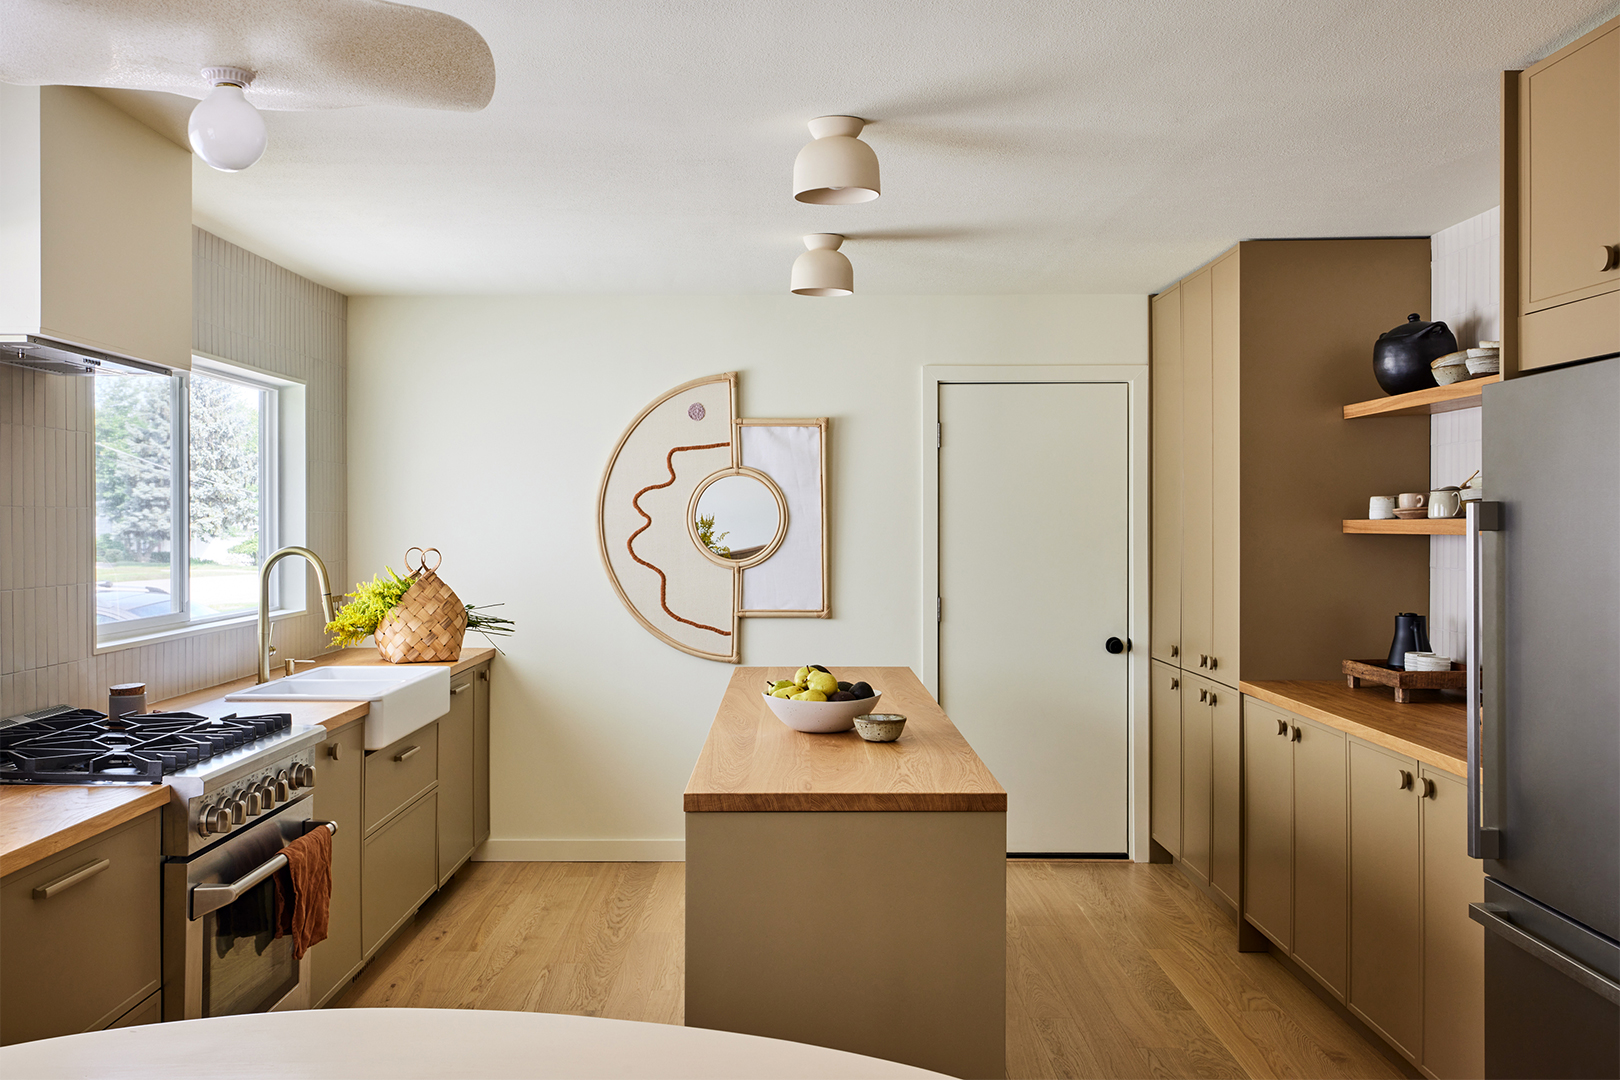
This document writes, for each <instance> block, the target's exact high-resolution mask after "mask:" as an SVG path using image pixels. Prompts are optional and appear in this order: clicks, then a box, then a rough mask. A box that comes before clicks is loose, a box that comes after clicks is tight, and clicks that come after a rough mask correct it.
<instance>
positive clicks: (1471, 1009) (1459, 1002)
mask: <svg viewBox="0 0 1620 1080" xmlns="http://www.w3.org/2000/svg"><path fill="white" fill-rule="evenodd" d="M1421 773H1422V775H1421V776H1420V778H1419V782H1420V784H1421V789H1420V791H1419V794H1420V795H1421V796H1422V798H1421V799H1420V800H1419V801H1420V805H1421V806H1422V813H1423V1067H1424V1068H1425V1069H1426V1070H1428V1072H1429V1073H1430V1074H1431V1075H1433V1076H1437V1077H1444V1078H1448V1080H1449V1078H1452V1077H1478V1076H1484V1075H1485V928H1484V927H1482V926H1480V925H1479V924H1478V923H1476V922H1474V921H1473V920H1472V919H1470V918H1469V917H1468V905H1469V904H1478V903H1483V902H1484V899H1485V871H1484V866H1483V864H1482V863H1480V862H1479V861H1478V860H1475V859H1470V858H1469V857H1468V842H1467V835H1468V833H1467V827H1468V789H1467V787H1466V786H1464V784H1463V782H1462V781H1461V780H1459V779H1458V778H1457V777H1454V776H1452V775H1450V774H1449V773H1444V772H1441V771H1439V770H1438V769H1431V768H1428V767H1427V766H1425V767H1423V769H1422V770H1421Z"/></svg>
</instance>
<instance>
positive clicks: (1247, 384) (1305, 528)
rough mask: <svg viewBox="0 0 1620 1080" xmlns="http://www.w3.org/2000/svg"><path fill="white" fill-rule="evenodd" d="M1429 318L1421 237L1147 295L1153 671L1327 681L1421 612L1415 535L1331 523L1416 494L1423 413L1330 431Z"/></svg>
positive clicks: (1257, 253)
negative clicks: (1395, 495)
mask: <svg viewBox="0 0 1620 1080" xmlns="http://www.w3.org/2000/svg"><path fill="white" fill-rule="evenodd" d="M1428 307H1429V242H1428V240H1426V239H1413V240H1256V241H1245V242H1244V243H1241V244H1239V245H1238V246H1237V247H1235V248H1233V249H1232V250H1230V251H1228V252H1226V253H1225V254H1223V255H1221V256H1220V257H1219V258H1217V259H1216V260H1215V261H1214V262H1212V263H1211V264H1210V265H1209V266H1207V267H1204V268H1202V269H1200V270H1198V271H1196V272H1194V273H1192V274H1190V275H1189V276H1187V277H1186V278H1184V279H1182V280H1181V281H1179V282H1177V283H1176V284H1175V285H1174V286H1172V287H1171V288H1169V289H1166V290H1165V291H1164V292H1163V293H1161V294H1159V295H1158V296H1157V297H1155V298H1154V301H1153V308H1152V319H1153V327H1152V331H1153V394H1154V402H1153V423H1154V431H1153V453H1154V462H1153V484H1154V490H1153V530H1154V535H1153V633H1152V642H1153V650H1152V651H1153V658H1154V659H1156V660H1160V661H1163V662H1164V663H1166V664H1170V665H1174V666H1176V667H1178V668H1180V669H1181V670H1183V671H1185V672H1191V673H1195V674H1197V675H1201V676H1203V677H1205V678H1207V679H1210V680H1213V681H1214V682H1217V683H1220V684H1223V685H1225V686H1227V687H1233V688H1235V687H1236V686H1237V683H1238V679H1239V678H1245V679H1337V678H1340V677H1341V667H1340V665H1341V664H1342V662H1343V660H1344V658H1345V657H1347V656H1350V655H1353V654H1354V652H1355V651H1356V650H1357V649H1367V648H1371V649H1372V650H1373V652H1374V653H1376V652H1377V651H1378V649H1379V648H1380V647H1382V645H1383V643H1384V642H1385V641H1387V640H1388V638H1389V620H1390V617H1391V616H1392V615H1393V614H1394V613H1395V612H1397V611H1412V610H1422V609H1423V608H1424V607H1425V606H1427V604H1428V591H1429V581H1428V565H1429V563H1428V545H1427V543H1426V542H1425V541H1424V540H1423V539H1422V538H1421V537H1413V538H1410V539H1407V540H1398V541H1395V542H1394V543H1393V544H1381V543H1380V542H1379V541H1378V540H1369V539H1368V538H1366V537H1358V536H1345V535H1344V534H1343V533H1342V531H1341V529H1340V525H1339V523H1340V521H1341V520H1343V519H1344V518H1348V517H1364V516H1365V515H1366V512H1367V497H1368V496H1369V495H1378V494H1385V493H1390V492H1400V491H1418V490H1427V488H1428V484H1429V477H1428V463H1429V425H1428V422H1427V418H1426V416H1419V415H1411V416H1406V417H1398V418H1393V419H1379V420H1377V421H1371V422H1368V423H1364V424H1346V423H1343V422H1342V420H1341V417H1342V415H1343V411H1344V402H1346V401H1355V400H1358V399H1359V398H1365V397H1368V396H1370V395H1371V394H1374V393H1376V392H1377V389H1378V387H1377V383H1376V382H1375V381H1374V379H1373V373H1372V347H1373V342H1374V341H1376V340H1377V338H1378V335H1379V334H1380V333H1382V332H1383V331H1385V330H1388V329H1389V328H1390V327H1391V326H1395V325H1397V324H1399V323H1400V322H1402V321H1403V320H1404V319H1405V318H1406V316H1407V315H1408V314H1410V313H1411V312H1413V311H1419V312H1422V311H1427V310H1428ZM1358 642H1359V644H1358ZM1347 650H1348V651H1347ZM1190 760H1191V759H1186V760H1184V761H1183V772H1184V773H1185V772H1186V771H1187V769H1188V768H1189V767H1190V766H1189V764H1188V762H1189V761H1190ZM1183 816H1184V817H1185V816H1186V811H1185V810H1184V811H1183ZM1182 843H1183V845H1192V844H1193V840H1192V839H1191V838H1189V837H1187V836H1183V837H1182Z"/></svg>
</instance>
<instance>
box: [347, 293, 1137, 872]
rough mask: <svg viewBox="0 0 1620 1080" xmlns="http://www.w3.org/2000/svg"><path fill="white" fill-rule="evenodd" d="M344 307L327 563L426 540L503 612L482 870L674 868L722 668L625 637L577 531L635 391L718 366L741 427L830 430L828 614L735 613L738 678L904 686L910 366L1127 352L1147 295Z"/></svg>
mask: <svg viewBox="0 0 1620 1080" xmlns="http://www.w3.org/2000/svg"><path fill="white" fill-rule="evenodd" d="M348 314H349V390H350V392H349V399H348V400H349V415H348V420H349V429H348V431H349V559H348V565H349V566H350V567H351V568H352V570H353V573H354V574H355V575H356V576H362V575H363V576H366V577H369V576H370V574H371V573H372V572H373V571H374V570H380V569H381V567H382V566H383V565H384V564H388V565H392V566H394V567H395V568H400V566H401V559H402V556H403V554H404V551H405V549H406V548H408V547H410V546H412V545H423V546H435V547H438V548H440V549H441V550H442V551H443V553H444V564H443V566H442V567H441V569H440V573H441V575H442V576H443V577H444V579H445V580H446V581H447V582H449V583H450V584H451V586H452V587H454V588H455V589H456V591H457V592H458V593H459V594H460V596H461V597H462V599H463V600H464V601H466V602H468V603H473V604H487V603H492V602H497V601H504V602H505V603H506V605H507V606H506V607H505V608H504V609H503V613H504V614H507V615H508V616H510V617H512V618H515V619H516V620H517V622H518V627H519V632H518V635H517V636H516V637H514V638H512V639H511V640H510V641H508V642H506V643H504V644H503V648H505V650H506V653H507V655H506V656H505V657H504V658H502V659H498V660H497V662H496V667H495V674H494V682H493V687H494V689H493V698H492V705H493V713H492V730H491V757H492V759H493V760H492V788H493V790H492V795H491V798H492V803H493V805H492V808H491V810H492V830H493V835H492V838H491V841H490V843H489V845H488V846H487V847H486V848H485V849H484V851H483V853H482V857H485V858H511V859H528V858H535V859H568V858H573V859H597V858H679V857H680V855H681V844H680V837H681V836H682V835H683V822H682V818H681V792H682V790H683V789H684V787H685V784H686V780H687V777H688V775H689V774H690V772H691V768H692V764H693V762H694V761H695V760H696V758H697V755H698V751H699V750H700V749H701V747H702V744H703V739H704V736H705V735H706V733H707V731H708V727H709V723H710V721H711V720H712V719H713V717H714V711H715V708H716V706H717V705H718V702H719V698H720V694H721V691H722V689H723V688H724V686H725V684H726V680H727V679H728V678H729V677H730V674H731V670H732V669H731V668H730V666H729V665H725V664H716V663H711V662H708V661H703V660H698V659H695V658H693V657H689V656H686V655H684V654H682V653H679V652H676V651H675V650H673V649H671V648H669V647H667V646H665V645H662V644H660V643H659V642H657V641H655V640H654V639H653V638H652V637H651V636H650V635H648V634H647V633H646V632H645V631H643V630H642V629H641V628H640V627H639V626H638V625H637V624H636V622H635V621H634V620H633V619H632V618H631V617H630V615H629V613H628V612H627V611H625V609H624V607H623V606H622V605H621V604H620V602H619V600H618V598H617V597H616V596H615V595H614V592H613V589H612V587H611V586H610V585H609V583H608V580H607V577H606V575H605V573H604V572H603V570H602V566H601V563H600V560H599V558H598V555H597V547H596V532H595V504H596V494H597V485H598V483H599V481H600V479H601V472H602V467H603V464H604V463H605V461H606V457H607V455H608V453H609V452H611V450H612V448H613V445H614V442H615V441H616V440H617V439H618V437H619V435H620V434H621V433H622V432H623V430H624V427H625V425H626V424H628V423H629V422H630V420H631V419H633V418H634V416H635V415H636V413H637V412H638V411H639V410H640V409H641V408H642V407H643V406H644V405H645V404H646V403H647V402H648V401H650V400H651V399H652V398H653V397H655V396H657V395H658V394H659V393H661V392H662V391H664V390H666V389H668V388H669V387H671V386H674V385H676V384H677V383H680V382H684V381H686V380H688V379H692V378H696V377H698V376H701V375H708V374H712V373H715V372H723V371H731V370H735V371H738V372H740V373H741V378H740V385H741V394H740V401H739V415H741V416H745V417H773V416H774V417H801V416H831V417H832V418H833V419H832V429H831V435H830V437H829V459H830V471H831V486H830V495H831V500H830V529H831V537H832V586H833V592H832V610H833V616H834V617H833V618H832V619H830V620H826V621H822V620H815V619H752V620H750V619H745V620H743V627H742V649H743V660H744V662H745V663H747V664H750V665H762V664H793V665H798V664H802V663H809V662H814V663H821V664H826V665H829V666H833V667H836V666H838V665H840V664H903V665H909V666H911V667H913V668H916V669H919V670H920V668H921V655H920V653H921V641H920V638H919V630H918V627H919V617H918V616H919V610H920V609H919V604H920V603H921V600H920V599H919V589H920V575H921V570H920V563H919V559H920V552H921V537H920V534H919V521H920V516H921V489H920V485H921V475H922V469H921V459H920V456H919V454H920V448H921V441H922V436H921V431H920V425H921V409H920V399H921V368H922V365H924V364H997V363H1005V364H1141V363H1146V362H1147V355H1148V307H1147V298H1146V297H1145V296H980V297H972V296H942V297H863V296H857V297H852V298H849V299H840V300H812V299H806V298H800V297H791V296H782V297H773V296H760V297H751V296H749V297H669V296H660V297H594V298H593V297H502V298H453V297H427V298H422V297H356V298H352V299H351V301H350V305H349V312H348ZM987 527H993V523H987ZM498 613H500V612H498ZM469 641H470V642H476V641H477V639H476V638H469Z"/></svg>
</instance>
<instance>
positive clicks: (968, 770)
mask: <svg viewBox="0 0 1620 1080" xmlns="http://www.w3.org/2000/svg"><path fill="white" fill-rule="evenodd" d="M795 670H796V669H794V668H762V667H745V668H738V669H737V670H736V671H735V672H733V673H732V676H731V684H730V685H729V686H727V687H726V692H725V696H724V697H723V698H721V701H720V711H719V712H718V713H716V714H715V717H714V724H713V726H711V727H710V728H709V738H708V740H707V741H706V742H705V743H704V744H703V752H702V753H701V754H699V755H698V760H697V766H696V767H695V768H694V769H693V770H692V778H691V780H689V781H688V782H687V784H686V797H685V800H684V803H685V809H686V810H687V811H688V812H693V811H698V812H702V811H767V812H770V811H776V812H783V811H874V810H876V811H951V810H980V811H991V812H1002V813H1004V812H1006V809H1007V792H1006V791H1005V790H1003V789H1002V786H1001V785H1000V784H999V783H997V782H996V778H995V777H994V776H992V775H991V774H990V770H989V769H987V768H985V765H984V762H982V761H980V760H979V755H978V754H975V753H974V752H973V748H972V747H971V746H969V745H968V742H967V740H966V739H964V738H963V737H962V733H961V732H960V731H957V730H956V725H955V724H953V723H951V721H950V719H949V718H948V717H946V715H945V713H944V711H943V710H941V709H940V707H939V705H938V704H937V703H936V702H935V701H934V699H933V696H932V695H931V694H929V693H928V691H927V689H925V688H924V687H923V684H922V683H921V682H920V681H919V680H918V679H917V676H916V675H914V674H913V673H912V671H911V669H910V668H903V667H840V668H835V669H833V674H835V675H836V676H837V677H838V678H840V679H843V680H846V681H848V682H859V681H863V680H864V681H865V682H868V683H871V684H872V686H873V687H874V688H875V689H877V690H879V691H881V692H882V694H883V701H882V704H881V705H880V706H879V708H880V709H881V710H882V711H883V712H894V713H900V714H902V715H904V716H905V717H906V727H905V731H904V732H903V733H902V734H901V736H900V738H899V740H897V741H895V742H892V743H869V742H866V741H865V740H864V739H862V738H861V737H860V736H859V735H858V734H856V733H855V732H854V731H845V732H840V733H838V734H836V735H809V734H806V733H804V732H802V731H794V730H793V729H792V728H790V727H788V726H787V725H786V724H784V723H782V721H780V720H778V719H777V718H776V715H775V714H774V713H772V712H771V711H770V709H769V708H767V707H766V705H765V702H764V701H763V700H762V698H761V690H762V688H763V687H764V685H765V680H766V679H773V678H774V679H784V678H786V679H791V678H792V677H793V672H794V671H795Z"/></svg>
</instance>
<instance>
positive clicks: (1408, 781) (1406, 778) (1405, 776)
mask: <svg viewBox="0 0 1620 1080" xmlns="http://www.w3.org/2000/svg"><path fill="white" fill-rule="evenodd" d="M1395 771H1396V772H1398V773H1400V774H1401V777H1400V779H1401V787H1400V789H1401V790H1402V791H1405V790H1406V789H1407V788H1409V787H1411V786H1412V774H1411V773H1410V772H1408V771H1407V770H1405V769H1397V770H1395Z"/></svg>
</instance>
